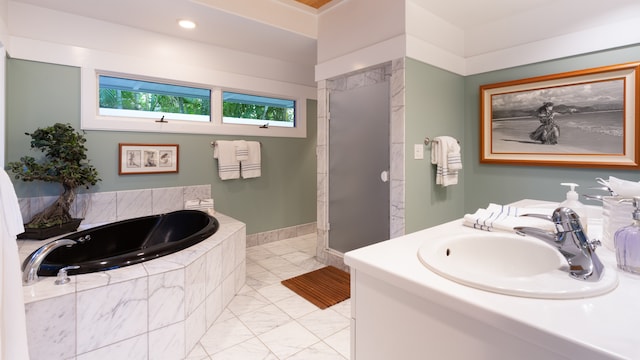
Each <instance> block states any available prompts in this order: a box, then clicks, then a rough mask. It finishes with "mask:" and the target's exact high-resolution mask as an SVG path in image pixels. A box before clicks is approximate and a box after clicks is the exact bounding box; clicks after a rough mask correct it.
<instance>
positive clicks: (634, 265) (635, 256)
mask: <svg viewBox="0 0 640 360" xmlns="http://www.w3.org/2000/svg"><path fill="white" fill-rule="evenodd" d="M633 208H634V210H633V213H632V217H633V223H631V225H627V226H625V227H622V228H620V229H618V231H616V233H615V235H614V237H613V243H614V246H615V249H616V261H617V262H618V267H619V268H620V269H621V270H623V271H626V272H630V273H633V274H640V196H634V197H633Z"/></svg>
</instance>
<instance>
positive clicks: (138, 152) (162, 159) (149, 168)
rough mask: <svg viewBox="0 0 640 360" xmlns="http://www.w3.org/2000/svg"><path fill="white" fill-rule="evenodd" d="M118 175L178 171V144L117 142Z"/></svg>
mask: <svg viewBox="0 0 640 360" xmlns="http://www.w3.org/2000/svg"><path fill="white" fill-rule="evenodd" d="M118 145H119V156H120V160H119V170H118V174H119V175H130V174H131V175H132V174H160V173H177V172H178V144H122V143H121V144H118Z"/></svg>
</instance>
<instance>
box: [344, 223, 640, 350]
mask: <svg viewBox="0 0 640 360" xmlns="http://www.w3.org/2000/svg"><path fill="white" fill-rule="evenodd" d="M469 231H471V232H477V231H480V230H475V229H471V228H468V227H465V226H463V225H462V221H461V220H456V221H452V222H449V223H446V224H443V225H439V226H436V227H433V228H430V229H426V230H422V231H419V232H416V233H413V234H409V235H405V236H402V237H399V238H396V239H392V240H388V241H385V242H382V243H378V244H375V245H371V246H368V247H365V248H361V249H358V250H354V251H351V252H348V253H346V254H345V262H346V263H347V265H349V266H350V267H351V296H352V300H351V301H352V317H353V319H352V327H351V331H352V346H351V351H352V354H351V355H352V357H351V359H352V360H377V359H381V360H389V359H402V360H411V359H447V360H455V359H465V360H467V359H474V360H483V359H487V360H496V359H518V360H523V359H524V360H526V359H532V360H534V359H535V360H540V359H545V360H549V359H593V360H596V359H597V360H602V359H640V331H637V328H638V326H640V276H634V275H631V274H626V273H623V272H621V271H619V270H617V269H616V268H615V256H614V254H613V253H612V252H611V251H610V250H607V249H605V248H604V247H601V248H599V249H598V250H597V253H598V254H599V256H600V258H601V259H602V261H603V262H604V263H605V265H607V266H609V267H612V268H613V271H617V272H618V278H619V284H618V286H617V287H616V288H615V289H614V290H612V291H611V292H609V293H606V294H604V295H600V296H594V297H589V298H582V299H568V300H557V299H556V300H547V299H533V298H525V297H517V296H510V295H501V294H496V293H492V292H488V291H484V290H479V289H475V288H471V287H468V286H465V285H461V284H458V283H456V282H453V281H451V280H448V279H445V278H444V277H441V276H439V275H437V274H435V273H433V272H431V271H430V270H429V269H427V268H426V267H425V266H424V265H423V264H422V263H421V262H420V260H419V259H418V255H417V251H418V249H419V248H420V246H421V245H422V244H423V243H424V242H425V241H429V239H430V238H434V237H438V236H446V235H447V234H452V233H455V234H459V233H464V232H469ZM567 276H568V275H567ZM576 281H578V280H576Z"/></svg>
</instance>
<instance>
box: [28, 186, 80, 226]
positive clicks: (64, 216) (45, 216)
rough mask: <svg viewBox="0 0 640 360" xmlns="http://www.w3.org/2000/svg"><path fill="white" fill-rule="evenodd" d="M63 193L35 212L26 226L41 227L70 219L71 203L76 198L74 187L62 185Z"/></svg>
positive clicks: (58, 223)
mask: <svg viewBox="0 0 640 360" xmlns="http://www.w3.org/2000/svg"><path fill="white" fill-rule="evenodd" d="M63 187H64V191H63V193H62V194H61V195H60V196H59V197H58V199H56V201H55V202H54V203H53V204H51V205H49V206H48V207H46V208H45V209H44V210H42V211H40V212H39V213H37V214H35V215H34V216H33V218H32V219H31V220H30V221H29V222H28V223H26V224H25V227H27V228H43V227H49V226H54V225H61V224H64V223H66V222H69V221H71V220H72V219H73V218H72V217H71V213H70V209H71V204H73V201H74V200H75V199H76V189H75V188H74V187H71V186H66V185H63Z"/></svg>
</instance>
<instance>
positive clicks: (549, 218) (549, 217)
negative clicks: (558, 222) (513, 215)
mask: <svg viewBox="0 0 640 360" xmlns="http://www.w3.org/2000/svg"><path fill="white" fill-rule="evenodd" d="M520 216H528V217H534V218H538V219H544V220H549V221H553V217H552V216H551V215H544V214H536V213H529V214H522V215H520Z"/></svg>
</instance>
